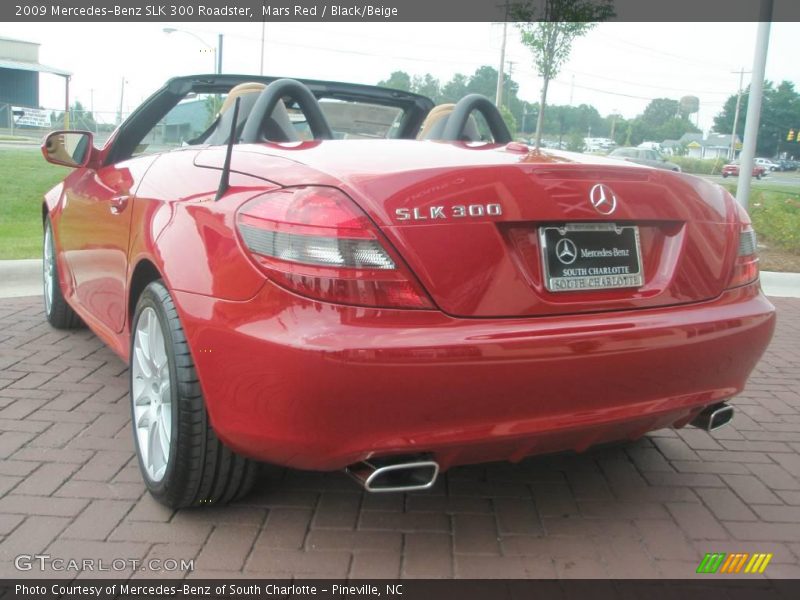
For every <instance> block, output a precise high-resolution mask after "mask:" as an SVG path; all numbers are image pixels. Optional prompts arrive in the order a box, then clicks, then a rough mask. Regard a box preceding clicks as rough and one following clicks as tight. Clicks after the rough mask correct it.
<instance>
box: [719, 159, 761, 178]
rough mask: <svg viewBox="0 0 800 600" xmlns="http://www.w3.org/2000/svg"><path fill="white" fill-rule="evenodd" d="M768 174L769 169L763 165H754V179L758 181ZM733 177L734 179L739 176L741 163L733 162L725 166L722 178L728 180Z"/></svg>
mask: <svg viewBox="0 0 800 600" xmlns="http://www.w3.org/2000/svg"><path fill="white" fill-rule="evenodd" d="M766 174H767V169H766V168H765V167H764V166H763V165H759V164H754V165H753V177H755V178H756V179H761V178H762V177H764V176H765V175H766ZM731 175H733V176H734V177H738V176H739V161H738V160H735V161H733V162H730V163H728V164H727V165H723V167H722V176H723V177H725V178H727V177H730V176H731Z"/></svg>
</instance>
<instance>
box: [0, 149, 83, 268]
mask: <svg viewBox="0 0 800 600" xmlns="http://www.w3.org/2000/svg"><path fill="white" fill-rule="evenodd" d="M68 172H69V169H67V168H66V167H57V166H55V165H51V164H50V163H48V162H45V160H44V158H42V153H41V152H40V151H39V148H38V147H34V148H31V149H28V148H24V149H17V148H2V147H0V259H7V258H37V257H38V256H39V255H40V254H41V252H42V249H41V246H42V195H43V194H44V193H45V192H46V191H47V190H49V189H50V188H51V187H53V186H54V185H55V184H56V183H58V182H59V181H60V180H61V179H63V178H64V176H65V175H66V174H67V173H68Z"/></svg>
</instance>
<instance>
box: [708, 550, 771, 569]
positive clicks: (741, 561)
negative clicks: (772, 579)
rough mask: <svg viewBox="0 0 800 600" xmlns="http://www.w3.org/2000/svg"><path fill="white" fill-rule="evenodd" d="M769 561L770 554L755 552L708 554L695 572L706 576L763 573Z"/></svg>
mask: <svg viewBox="0 0 800 600" xmlns="http://www.w3.org/2000/svg"><path fill="white" fill-rule="evenodd" d="M771 560H772V554H771V553H769V554H767V553H761V552H757V553H755V554H749V553H748V552H739V553H736V552H734V553H732V554H727V553H725V552H709V553H707V554H706V555H705V556H704V557H703V560H702V561H700V566H698V567H697V572H698V573H706V574H710V573H727V574H735V573H763V572H764V571H765V570H766V568H767V565H768V564H769V561H771Z"/></svg>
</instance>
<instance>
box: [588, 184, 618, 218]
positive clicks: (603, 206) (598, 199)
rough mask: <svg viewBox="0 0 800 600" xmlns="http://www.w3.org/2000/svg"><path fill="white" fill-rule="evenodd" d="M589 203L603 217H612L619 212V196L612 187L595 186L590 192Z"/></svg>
mask: <svg viewBox="0 0 800 600" xmlns="http://www.w3.org/2000/svg"><path fill="white" fill-rule="evenodd" d="M589 202H591V203H592V206H594V209H595V210H596V211H597V212H599V213H600V214H601V215H610V214H611V213H613V212H614V211H615V210H617V196H616V195H615V194H614V192H612V191H611V188H610V187H608V186H607V185H604V184H602V183H598V184H597V185H595V186H594V187H593V188H592V190H591V191H590V192H589Z"/></svg>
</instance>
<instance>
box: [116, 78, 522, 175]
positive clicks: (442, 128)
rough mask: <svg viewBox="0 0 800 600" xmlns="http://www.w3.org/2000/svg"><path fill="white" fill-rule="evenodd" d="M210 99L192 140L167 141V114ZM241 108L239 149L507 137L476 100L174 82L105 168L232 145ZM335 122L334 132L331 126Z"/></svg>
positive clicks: (135, 119)
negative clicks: (212, 104) (177, 150)
mask: <svg viewBox="0 0 800 600" xmlns="http://www.w3.org/2000/svg"><path fill="white" fill-rule="evenodd" d="M203 96H205V97H208V96H214V98H215V100H216V102H221V104H220V105H219V109H218V110H217V111H216V112H215V113H210V123H209V121H208V120H207V119H209V117H207V116H204V115H205V113H203V114H202V115H200V116H199V117H196V120H197V119H199V118H202V120H204V121H205V123H202V122H201V123H199V124H198V123H196V124H195V125H194V126H192V127H191V128H189V129H191V132H190V133H191V135H188V134H187V135H181V136H180V139H178V140H169V141H167V140H166V139H165V138H164V136H163V135H162V136H161V138H159V134H158V132H159V131H163V130H164V128H165V124H166V123H167V121H168V119H167V117H168V115H169V114H170V113H171V111H173V110H174V109H176V108H179V107H180V106H181V105H185V104H186V103H190V102H198V100H197V99H198V98H201V97H203ZM237 100H238V103H239V109H238V116H237V124H236V128H235V135H234V140H235V142H236V143H260V142H267V141H268V142H274V143H291V142H299V141H304V140H311V139H314V140H324V139H376V138H377V139H416V140H431V141H460V142H467V143H483V144H485V143H497V144H503V143H508V142H510V141H511V139H512V138H511V134H510V132H509V131H508V128H507V127H506V125H505V122H504V121H503V118H502V116H501V115H500V112H499V111H498V109H497V107H496V106H495V105H494V104H493V103H492V102H491V101H489V100H488V99H486V98H485V97H483V96H479V95H475V94H472V95H468V96H466V97H464V98H462V99H461V100H460V101H459V102H457V103H448V104H440V105H438V106H434V104H433V102H431V101H430V100H429V99H428V98H425V97H424V96H419V95H417V94H412V93H410V92H401V91H395V90H388V89H383V88H378V87H375V86H362V85H358V84H339V83H331V82H317V81H302V82H301V81H297V80H293V79H277V78H267V77H264V78H245V77H244V76H217V77H214V78H209V79H205V78H201V79H198V78H191V77H183V78H175V79H173V80H170V81H169V82H168V83H167V85H166V86H165V87H164V88H162V89H161V90H160V91H159V92H157V93H156V94H154V95H153V96H152V97H151V98H150V99H149V100H148V101H146V102H145V103H144V104H143V105H142V106H141V107H140V108H139V109H138V110H137V112H136V113H134V114H133V115H131V117H130V118H129V119H128V120H127V121H126V122H125V123H123V125H122V127H121V130H120V132H119V135H118V136H117V140H116V141H115V144H114V146H115V147H114V148H112V151H111V152H110V153H109V156H108V159H107V160H108V162H116V161H118V160H121V159H124V158H129V157H131V156H135V155H138V154H142V153H146V152H157V151H165V150H169V149H171V148H174V147H177V146H186V145H199V144H203V145H225V144H227V143H229V141H230V136H231V126H232V121H233V114H234V110H233V107H234V105H235V104H236V102H237ZM332 124H333V125H334V127H332Z"/></svg>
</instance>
